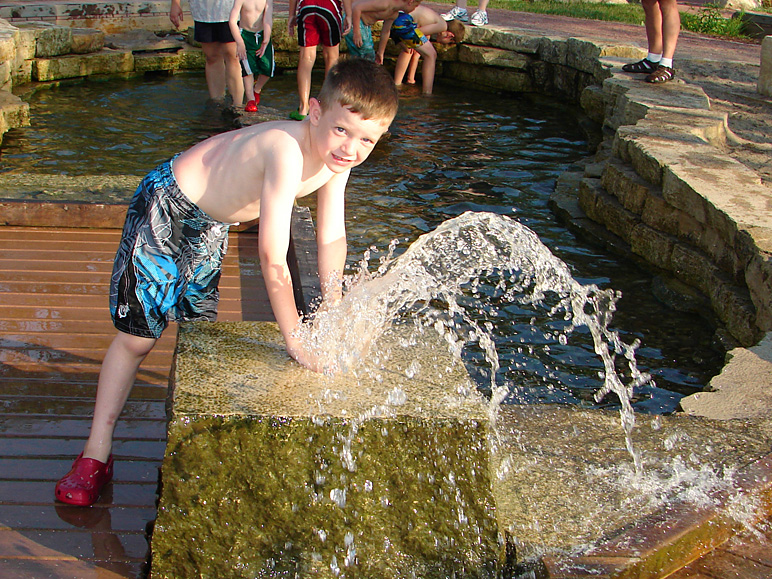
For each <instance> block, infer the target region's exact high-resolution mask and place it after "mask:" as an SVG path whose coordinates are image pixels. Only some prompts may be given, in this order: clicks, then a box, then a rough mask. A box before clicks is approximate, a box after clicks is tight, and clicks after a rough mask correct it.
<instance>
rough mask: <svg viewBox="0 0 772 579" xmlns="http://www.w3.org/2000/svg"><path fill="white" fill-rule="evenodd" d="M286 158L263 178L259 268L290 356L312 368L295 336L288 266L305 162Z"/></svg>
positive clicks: (297, 320) (296, 316) (297, 318)
mask: <svg viewBox="0 0 772 579" xmlns="http://www.w3.org/2000/svg"><path fill="white" fill-rule="evenodd" d="M283 156H284V157H286V160H285V162H284V163H279V162H275V163H271V165H272V166H270V167H269V166H267V167H266V169H265V176H264V178H263V189H262V193H261V195H260V222H259V226H258V246H259V253H260V268H261V270H262V273H263V280H264V281H265V288H266V290H267V291H268V299H269V300H270V302H271V309H272V310H273V315H274V317H275V318H276V322H277V323H278V325H279V329H280V330H281V334H282V336H283V337H284V342H285V343H286V345H287V352H288V353H289V355H290V356H292V357H293V358H294V359H295V360H297V361H298V362H299V363H300V364H302V365H304V366H306V367H311V368H313V367H314V361H313V360H312V359H310V357H309V356H308V355H307V354H306V353H305V351H304V349H303V346H302V344H301V342H300V340H299V339H298V338H297V336H294V335H293V334H294V332H295V330H296V329H297V327H298V324H299V323H300V315H299V314H298V310H297V306H296V305H295V295H294V293H293V291H292V278H291V277H290V272H289V266H288V264H287V251H288V249H289V238H290V225H291V222H292V207H293V205H294V203H295V195H296V193H297V192H298V191H299V190H300V178H299V174H300V172H299V171H298V170H297V168H298V166H302V159H297V158H295V157H294V156H292V155H283Z"/></svg>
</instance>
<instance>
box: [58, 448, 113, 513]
mask: <svg viewBox="0 0 772 579" xmlns="http://www.w3.org/2000/svg"><path fill="white" fill-rule="evenodd" d="M112 479H113V456H112V455H110V457H109V458H108V459H107V462H106V463H105V462H100V461H98V460H96V459H94V458H83V453H82V452H81V453H80V456H78V458H76V459H75V462H73V463H72V470H70V472H68V473H67V474H66V475H65V476H64V477H63V478H62V479H61V480H60V481H59V482H58V483H56V489H55V490H54V494H55V495H56V498H57V500H59V501H61V502H63V503H67V504H69V505H76V506H78V507H88V506H90V505H93V504H94V503H95V502H96V501H97V499H98V498H99V493H100V492H101V491H102V488H103V487H104V486H105V485H106V484H107V483H109V482H110V481H111V480H112Z"/></svg>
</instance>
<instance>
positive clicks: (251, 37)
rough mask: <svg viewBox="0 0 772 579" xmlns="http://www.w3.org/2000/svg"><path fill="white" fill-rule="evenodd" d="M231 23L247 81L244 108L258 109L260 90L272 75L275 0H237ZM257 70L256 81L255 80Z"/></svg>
mask: <svg viewBox="0 0 772 579" xmlns="http://www.w3.org/2000/svg"><path fill="white" fill-rule="evenodd" d="M228 25H229V26H230V29H231V34H233V38H234V39H235V40H236V52H237V53H238V55H239V60H240V61H241V77H242V80H243V81H244V96H245V98H246V101H247V104H246V105H245V106H244V110H245V111H246V112H248V113H256V112H257V105H258V104H259V103H260V92H261V91H262V90H263V87H264V86H265V83H267V82H268V79H270V78H271V77H272V76H273V71H274V65H273V44H272V43H271V27H272V25H273V0H235V2H234V3H233V8H232V9H231V13H230V18H229V19H228ZM255 73H257V82H255Z"/></svg>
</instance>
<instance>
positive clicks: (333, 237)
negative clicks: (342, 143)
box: [316, 171, 349, 302]
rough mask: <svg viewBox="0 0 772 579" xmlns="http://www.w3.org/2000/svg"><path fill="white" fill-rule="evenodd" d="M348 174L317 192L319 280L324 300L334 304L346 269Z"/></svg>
mask: <svg viewBox="0 0 772 579" xmlns="http://www.w3.org/2000/svg"><path fill="white" fill-rule="evenodd" d="M348 176H349V173H348V171H347V172H345V173H341V174H338V175H335V176H334V177H333V178H332V179H330V180H329V181H328V182H327V184H326V185H324V186H323V187H321V188H320V189H319V191H317V205H316V220H317V231H316V244H317V252H318V259H319V280H320V282H321V286H322V298H323V299H324V301H325V302H326V301H331V302H336V301H338V300H339V299H340V298H341V297H342V295H343V269H344V268H345V266H346V251H347V246H346V214H345V210H346V205H345V192H346V182H347V181H348Z"/></svg>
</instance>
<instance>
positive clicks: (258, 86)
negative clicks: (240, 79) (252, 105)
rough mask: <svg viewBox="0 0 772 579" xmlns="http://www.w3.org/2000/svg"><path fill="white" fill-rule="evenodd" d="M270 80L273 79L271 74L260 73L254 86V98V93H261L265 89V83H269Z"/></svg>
mask: <svg viewBox="0 0 772 579" xmlns="http://www.w3.org/2000/svg"><path fill="white" fill-rule="evenodd" d="M269 80H271V77H270V76H266V75H264V74H258V75H257V80H256V81H255V84H254V86H253V87H252V92H253V95H252V98H254V95H256V94H260V93H261V92H262V90H263V87H264V86H265V83H267V82H268V81H269Z"/></svg>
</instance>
